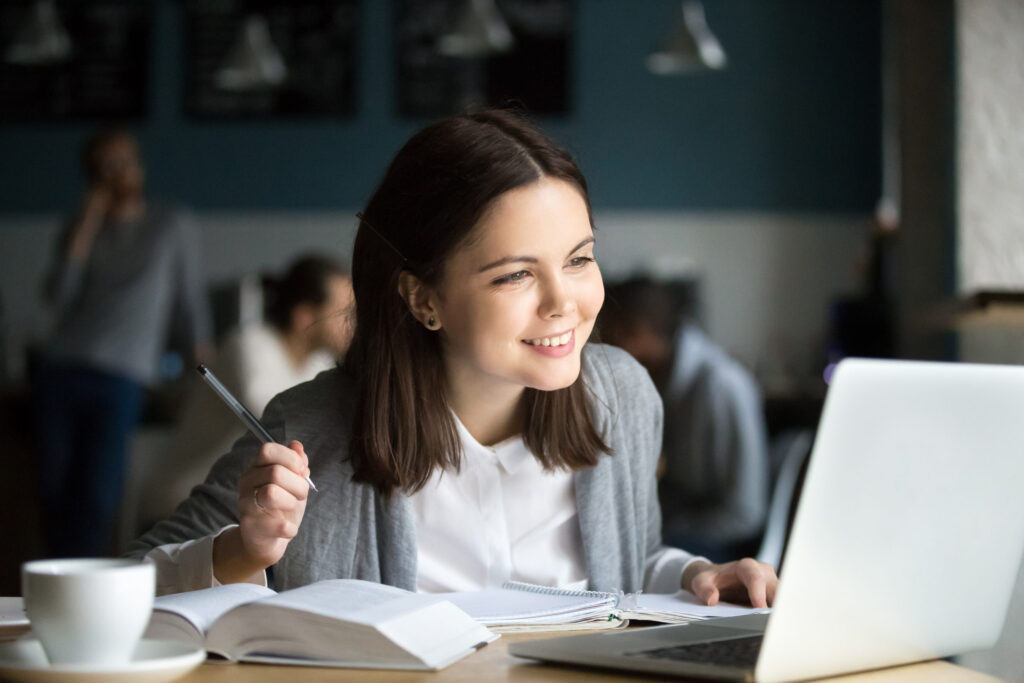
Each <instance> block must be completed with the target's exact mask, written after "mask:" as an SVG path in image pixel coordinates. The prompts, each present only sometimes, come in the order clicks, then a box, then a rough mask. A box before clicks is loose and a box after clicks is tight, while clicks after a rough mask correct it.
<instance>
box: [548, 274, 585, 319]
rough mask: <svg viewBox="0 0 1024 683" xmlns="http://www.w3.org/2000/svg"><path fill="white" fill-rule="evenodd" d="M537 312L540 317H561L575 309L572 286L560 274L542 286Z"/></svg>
mask: <svg viewBox="0 0 1024 683" xmlns="http://www.w3.org/2000/svg"><path fill="white" fill-rule="evenodd" d="M542 290H543V291H542V293H541V301H540V308H539V313H540V317H542V318H563V317H565V316H567V315H570V314H571V313H573V312H574V311H575V310H576V297H575V296H574V295H573V290H572V286H571V284H570V283H568V282H566V281H565V279H564V278H563V277H561V276H554V277H552V278H550V279H549V280H548V281H547V282H545V284H544V286H543V287H542Z"/></svg>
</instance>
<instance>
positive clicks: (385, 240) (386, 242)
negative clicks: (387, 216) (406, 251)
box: [356, 211, 409, 264]
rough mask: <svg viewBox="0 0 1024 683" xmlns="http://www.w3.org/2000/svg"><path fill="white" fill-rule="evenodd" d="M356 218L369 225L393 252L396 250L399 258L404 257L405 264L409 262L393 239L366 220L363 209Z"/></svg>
mask: <svg viewBox="0 0 1024 683" xmlns="http://www.w3.org/2000/svg"><path fill="white" fill-rule="evenodd" d="M356 218H358V219H359V221H360V222H361V223H363V224H364V225H366V227H368V228H369V229H370V232H372V233H373V234H374V235H376V236H377V238H378V239H379V240H380V241H381V242H383V243H384V244H386V245H388V247H389V248H390V249H391V251H393V252H395V253H396V254H398V258H400V259H402V263H403V264H405V263H408V262H409V259H407V258H405V256H403V255H402V252H400V251H399V250H398V247H396V246H395V245H393V244H391V241H390V240H389V239H388V238H387V237H385V236H384V235H382V234H381V233H380V232H379V231H378V230H377V228H375V227H373V225H371V224H370V221H368V220H366V216H364V215H363V213H362V212H361V211H357V212H356Z"/></svg>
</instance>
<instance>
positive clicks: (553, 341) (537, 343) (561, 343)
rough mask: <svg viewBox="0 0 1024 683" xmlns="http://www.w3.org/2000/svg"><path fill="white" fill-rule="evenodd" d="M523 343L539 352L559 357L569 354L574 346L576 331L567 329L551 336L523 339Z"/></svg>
mask: <svg viewBox="0 0 1024 683" xmlns="http://www.w3.org/2000/svg"><path fill="white" fill-rule="evenodd" d="M523 343H524V344H526V345H527V346H529V347H530V348H531V349H533V350H534V351H536V352H537V353H539V354H542V355H545V356H549V357H552V358H559V357H561V356H567V355H569V354H570V353H572V350H573V349H574V348H575V347H576V331H575V330H569V331H568V332H563V333H562V334H559V335H555V336H553V337H539V338H537V339H524V340H523Z"/></svg>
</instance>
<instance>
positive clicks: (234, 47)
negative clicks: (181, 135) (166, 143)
mask: <svg viewBox="0 0 1024 683" xmlns="http://www.w3.org/2000/svg"><path fill="white" fill-rule="evenodd" d="M184 10H185V62H186V63H185V111H186V113H187V114H189V115H190V116H193V117H198V118H276V117H346V116H350V115H352V114H354V113H355V74H356V49H355V48H356V35H357V31H358V28H359V27H358V22H359V3H358V0H295V1H294V2H287V1H285V0H276V1H273V0H184Z"/></svg>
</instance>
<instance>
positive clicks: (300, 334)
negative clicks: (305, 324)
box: [280, 330, 313, 367]
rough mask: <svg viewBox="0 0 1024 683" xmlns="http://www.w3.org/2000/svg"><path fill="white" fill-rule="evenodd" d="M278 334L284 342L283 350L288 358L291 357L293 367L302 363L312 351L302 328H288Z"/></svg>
mask: <svg viewBox="0 0 1024 683" xmlns="http://www.w3.org/2000/svg"><path fill="white" fill-rule="evenodd" d="M280 334H281V341H282V342H283V343H284V348H285V351H286V352H287V354H288V358H289V359H291V361H292V365H294V366H295V367H301V366H302V365H304V364H305V363H306V360H307V359H308V358H309V355H310V354H311V353H312V352H313V349H311V348H310V344H309V338H308V337H307V336H306V334H305V332H304V331H303V330H289V331H288V332H281V333H280Z"/></svg>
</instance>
